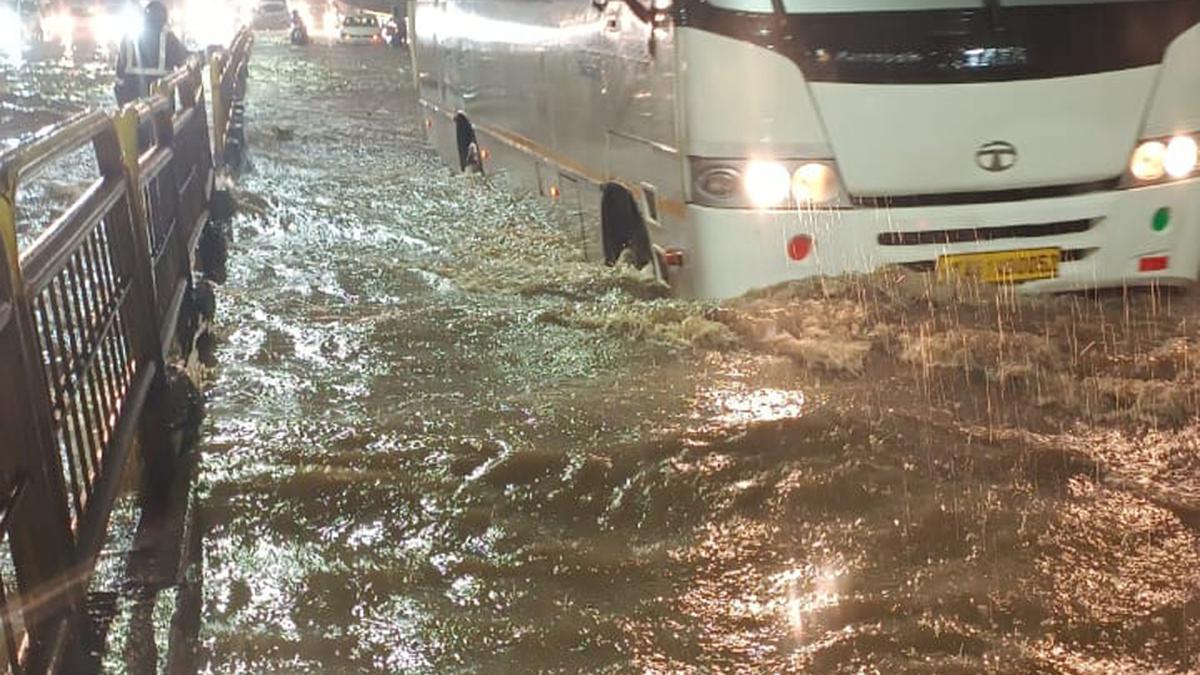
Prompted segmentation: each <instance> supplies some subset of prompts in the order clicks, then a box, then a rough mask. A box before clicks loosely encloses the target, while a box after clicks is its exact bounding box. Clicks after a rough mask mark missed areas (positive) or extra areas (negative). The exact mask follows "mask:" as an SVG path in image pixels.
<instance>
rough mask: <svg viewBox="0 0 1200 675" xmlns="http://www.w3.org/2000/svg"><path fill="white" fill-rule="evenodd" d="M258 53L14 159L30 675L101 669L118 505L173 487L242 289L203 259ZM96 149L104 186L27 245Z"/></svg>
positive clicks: (234, 49) (9, 510) (10, 577)
mask: <svg viewBox="0 0 1200 675" xmlns="http://www.w3.org/2000/svg"><path fill="white" fill-rule="evenodd" d="M251 43H252V36H251V34H250V33H249V32H248V31H242V32H240V33H239V34H238V36H237V38H236V39H235V40H234V41H233V43H232V44H231V45H230V47H229V48H227V49H221V50H217V51H216V52H215V53H213V54H212V55H211V56H210V57H209V59H208V62H207V64H206V63H205V61H204V60H202V59H200V58H199V57H195V58H194V59H193V60H192V61H190V62H189V63H188V64H187V65H186V66H185V67H184V68H181V69H180V70H178V71H176V72H175V73H173V74H172V75H170V76H168V77H167V78H164V79H163V80H162V81H161V82H159V83H158V84H157V85H156V87H155V89H154V92H153V93H152V95H151V96H150V97H148V98H146V99H143V100H141V101H138V102H136V103H134V104H131V105H129V106H127V107H125V108H124V109H123V110H121V111H120V112H119V113H117V114H115V115H110V114H106V113H103V112H88V113H83V114H80V115H78V116H76V117H73V118H71V119H69V120H67V121H65V122H63V123H61V124H59V125H56V126H54V127H51V128H49V129H47V130H45V131H43V132H39V133H38V134H37V135H36V136H34V137H33V138H31V139H29V140H28V141H27V142H25V143H23V144H21V145H19V146H18V147H16V148H14V149H12V150H9V151H6V152H4V153H3V154H0V651H2V652H3V667H6V668H8V669H9V670H10V671H12V672H14V673H32V672H38V673H42V672H82V671H84V670H89V669H90V668H89V667H88V665H87V664H89V663H90V661H89V659H91V658H94V655H90V654H89V653H88V649H87V647H86V645H87V644H88V643H89V636H91V633H92V626H91V625H90V620H89V618H88V616H87V613H86V612H85V611H83V610H84V609H85V604H86V592H87V588H88V585H89V582H90V579H91V576H92V572H93V570H94V568H95V564H96V560H97V557H98V556H99V554H100V552H101V550H102V549H103V546H104V543H105V537H106V535H107V532H108V526H109V520H110V516H111V515H112V512H113V508H114V504H115V503H116V502H117V500H118V498H119V496H120V495H121V493H122V490H123V488H124V487H125V486H127V485H131V484H136V485H138V486H139V487H140V488H141V490H140V493H139V495H140V506H141V508H143V509H149V508H153V506H154V504H155V503H157V502H158V501H159V500H161V499H163V498H164V496H163V495H162V494H161V492H162V491H163V490H165V489H166V486H168V485H170V484H171V471H172V466H173V463H174V460H175V457H176V456H177V455H178V453H179V452H180V451H181V447H180V441H179V438H180V434H179V431H180V425H181V420H180V417H181V413H180V411H179V410H177V409H175V408H176V407H177V406H176V405H175V403H176V402H177V401H178V400H179V395H178V393H177V392H175V391H173V390H174V389H176V388H178V387H179V386H180V385H181V384H182V385H183V386H188V385H190V382H187V381H186V377H181V375H180V373H181V372H182V368H181V364H185V363H187V362H188V361H189V360H190V359H191V358H192V356H193V352H194V345H195V344H196V337H197V334H198V333H200V332H201V331H203V330H204V329H205V325H204V324H205V322H206V320H211V299H210V298H211V288H209V287H210V285H211V284H212V283H213V280H214V279H221V278H223V277H224V271H223V270H221V269H212V268H210V265H211V263H212V261H211V260H206V257H205V256H202V255H200V254H199V253H198V251H199V249H200V242H201V240H203V239H205V238H206V237H207V238H210V239H211V238H212V237H213V236H220V235H221V234H222V233H223V232H224V231H225V229H226V228H227V226H228V225H227V223H228V219H229V218H230V217H231V216H232V208H231V205H232V199H231V197H230V196H229V194H228V190H229V187H230V185H231V182H232V181H231V180H230V176H231V174H232V172H234V171H236V169H237V167H238V166H239V165H240V162H241V161H242V159H243V158H244V156H245V147H244V144H245V137H244V134H243V133H242V124H243V121H242V115H241V113H240V111H241V110H242V100H243V97H244V95H245V90H246V84H245V80H246V75H247V66H248V61H249V56H250V47H251ZM206 66H207V67H206ZM205 75H208V77H209V82H208V84H207V87H206V83H205ZM206 91H210V92H211V99H212V110H211V118H210V117H209V110H208V107H207V103H208V100H207V99H206ZM233 148H236V149H233ZM89 150H90V154H92V155H94V158H95V165H96V167H97V170H98V175H96V176H95V177H94V178H92V179H90V182H89V183H88V184H87V185H86V187H85V188H84V190H83V191H82V194H80V195H79V196H78V198H77V199H75V200H74V201H73V203H71V204H70V205H69V206H68V207H66V209H65V210H64V211H63V212H62V214H61V215H59V216H57V217H56V218H55V219H54V220H53V222H48V223H36V225H37V226H38V228H37V229H38V231H39V232H40V234H39V236H38V237H37V238H36V240H34V241H33V243H32V244H30V245H28V246H26V247H24V248H21V247H20V246H19V242H18V236H17V220H18V191H19V189H20V188H21V186H22V184H23V183H24V182H26V181H28V180H29V179H31V178H32V177H34V176H35V175H37V174H38V173H39V172H41V171H43V170H45V169H46V168H47V167H49V166H51V165H52V164H55V163H56V162H57V163H61V162H63V161H74V160H73V158H75V157H77V156H78V154H79V153H81V152H89ZM231 157H233V158H236V159H237V161H236V162H231V161H230V158H231ZM214 232H215V233H217V235H213V234H212V233H214ZM206 297H207V298H209V299H207V300H206V299H205V298H206ZM205 308H208V309H207V311H202V310H204V309H205ZM206 314H207V316H206ZM184 416H186V414H185V415H184ZM135 449H136V450H135ZM135 453H136V454H137V456H138V457H139V458H140V459H141V461H130V460H131V457H132V456H133V455H134V454H135Z"/></svg>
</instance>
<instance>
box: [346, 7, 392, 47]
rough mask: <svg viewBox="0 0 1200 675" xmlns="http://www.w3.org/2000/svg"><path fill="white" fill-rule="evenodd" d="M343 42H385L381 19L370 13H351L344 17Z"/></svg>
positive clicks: (376, 43)
mask: <svg viewBox="0 0 1200 675" xmlns="http://www.w3.org/2000/svg"><path fill="white" fill-rule="evenodd" d="M340 37H341V41H342V44H375V45H378V44H383V32H382V31H381V29H380V27H379V19H376V18H375V17H374V16H372V15H370V14H351V15H350V16H347V17H346V18H345V19H342V30H341V34H340Z"/></svg>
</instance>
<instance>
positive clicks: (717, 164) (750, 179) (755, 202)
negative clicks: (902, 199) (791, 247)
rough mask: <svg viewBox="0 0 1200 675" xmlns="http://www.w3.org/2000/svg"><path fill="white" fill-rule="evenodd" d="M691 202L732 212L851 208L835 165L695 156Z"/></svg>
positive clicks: (823, 162)
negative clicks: (748, 209)
mask: <svg viewBox="0 0 1200 675" xmlns="http://www.w3.org/2000/svg"><path fill="white" fill-rule="evenodd" d="M691 175H692V190H691V201H692V202H693V203H696V204H699V205H701V206H711V207H717V208H728V209H747V208H757V209H786V208H793V207H795V208H811V207H815V206H822V207H826V208H845V207H848V206H850V200H849V199H848V198H846V196H845V193H844V192H843V190H842V186H841V181H840V180H839V179H838V171H837V165H836V164H834V163H833V162H831V161H824V160H819V161H806V160H762V159H747V160H735V159H704V158H699V157H692V158H691Z"/></svg>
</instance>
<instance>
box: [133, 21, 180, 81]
mask: <svg viewBox="0 0 1200 675" xmlns="http://www.w3.org/2000/svg"><path fill="white" fill-rule="evenodd" d="M168 33H169V31H168V30H167V27H166V26H163V29H162V33H160V34H159V36H158V62H157V63H142V53H141V52H142V50H141V48H140V45H139V44H138V41H137V40H127V41H126V42H125V74H126V75H140V76H142V77H166V76H167V75H170V74H171V71H169V70H167V34H168Z"/></svg>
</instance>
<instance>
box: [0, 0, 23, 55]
mask: <svg viewBox="0 0 1200 675" xmlns="http://www.w3.org/2000/svg"><path fill="white" fill-rule="evenodd" d="M21 47H22V39H21V18H20V17H19V16H17V13H16V12H14V11H12V10H11V9H9V8H7V7H0V53H4V54H19V53H20V52H21Z"/></svg>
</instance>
